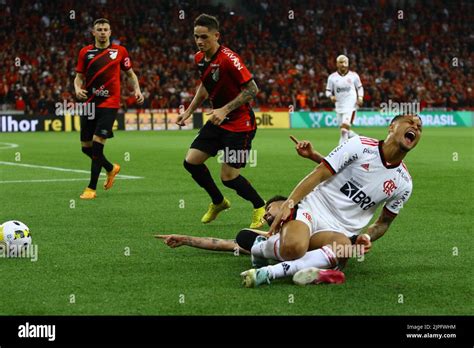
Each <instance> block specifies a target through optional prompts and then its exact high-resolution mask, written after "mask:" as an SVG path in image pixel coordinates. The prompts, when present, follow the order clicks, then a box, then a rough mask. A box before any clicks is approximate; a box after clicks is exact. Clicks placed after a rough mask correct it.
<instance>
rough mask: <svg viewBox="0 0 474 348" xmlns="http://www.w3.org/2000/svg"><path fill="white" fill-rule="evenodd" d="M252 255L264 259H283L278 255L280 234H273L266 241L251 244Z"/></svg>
mask: <svg viewBox="0 0 474 348" xmlns="http://www.w3.org/2000/svg"><path fill="white" fill-rule="evenodd" d="M250 252H251V253H252V255H254V256H257V257H264V258H266V259H272V260H278V261H283V259H282V257H281V256H280V234H275V235H273V236H271V237H270V238H268V239H267V240H266V241H264V242H261V243H258V244H256V245H254V246H252V250H251V251H250Z"/></svg>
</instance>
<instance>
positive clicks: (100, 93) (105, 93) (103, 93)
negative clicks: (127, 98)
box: [92, 85, 110, 98]
mask: <svg viewBox="0 0 474 348" xmlns="http://www.w3.org/2000/svg"><path fill="white" fill-rule="evenodd" d="M92 94H93V95H95V96H97V97H104V98H108V97H110V93H109V90H108V89H105V88H104V85H102V86H100V87H99V88H95V87H94V88H92Z"/></svg>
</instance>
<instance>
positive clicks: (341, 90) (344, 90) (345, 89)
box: [336, 87, 351, 93]
mask: <svg viewBox="0 0 474 348" xmlns="http://www.w3.org/2000/svg"><path fill="white" fill-rule="evenodd" d="M350 91H351V88H350V87H337V88H336V93H347V92H350Z"/></svg>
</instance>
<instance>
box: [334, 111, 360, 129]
mask: <svg viewBox="0 0 474 348" xmlns="http://www.w3.org/2000/svg"><path fill="white" fill-rule="evenodd" d="M336 114H337V122H338V124H339V126H340V125H341V124H343V123H344V124H348V125H352V123H353V122H354V119H355V114H356V112H355V110H354V111H350V112H342V113H339V112H337V113H336Z"/></svg>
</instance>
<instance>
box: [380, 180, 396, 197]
mask: <svg viewBox="0 0 474 348" xmlns="http://www.w3.org/2000/svg"><path fill="white" fill-rule="evenodd" d="M396 188H397V186H396V185H395V182H394V181H393V180H391V179H390V180H387V181H385V182H384V183H383V192H384V193H386V194H387V196H390V195H391V194H392V192H393V191H394V190H395V189H396Z"/></svg>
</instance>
